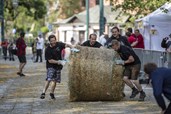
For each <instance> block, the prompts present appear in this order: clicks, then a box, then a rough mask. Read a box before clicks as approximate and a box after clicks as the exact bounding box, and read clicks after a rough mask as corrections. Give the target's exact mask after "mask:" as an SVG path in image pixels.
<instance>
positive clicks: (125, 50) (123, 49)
mask: <svg viewBox="0 0 171 114" xmlns="http://www.w3.org/2000/svg"><path fill="white" fill-rule="evenodd" d="M117 52H118V53H119V55H120V57H121V59H122V60H124V61H126V60H128V58H129V56H133V58H134V62H132V63H128V64H125V66H128V65H136V64H141V61H140V59H139V57H138V56H137V55H136V54H135V52H134V51H133V50H132V48H130V47H128V46H124V45H120V48H119V50H118V51H117Z"/></svg>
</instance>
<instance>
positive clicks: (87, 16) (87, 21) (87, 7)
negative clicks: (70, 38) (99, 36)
mask: <svg viewBox="0 0 171 114" xmlns="http://www.w3.org/2000/svg"><path fill="white" fill-rule="evenodd" d="M86 12H87V13H86V14H87V15H86V25H87V26H86V29H87V40H88V36H89V0H86Z"/></svg>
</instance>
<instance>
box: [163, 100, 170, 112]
mask: <svg viewBox="0 0 171 114" xmlns="http://www.w3.org/2000/svg"><path fill="white" fill-rule="evenodd" d="M164 114H171V103H170V104H169V106H168V107H167V109H166V111H165V113H164Z"/></svg>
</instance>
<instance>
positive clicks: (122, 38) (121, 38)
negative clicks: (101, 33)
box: [105, 35, 131, 48]
mask: <svg viewBox="0 0 171 114" xmlns="http://www.w3.org/2000/svg"><path fill="white" fill-rule="evenodd" d="M112 40H118V41H119V42H120V43H121V45H126V46H128V47H131V45H130V43H129V42H128V40H127V38H126V37H125V36H121V35H119V38H116V37H114V36H113V35H112V36H111V37H110V38H109V39H108V40H107V42H106V43H105V47H107V48H111V47H112Z"/></svg>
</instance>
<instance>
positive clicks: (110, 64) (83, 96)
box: [69, 46, 124, 101]
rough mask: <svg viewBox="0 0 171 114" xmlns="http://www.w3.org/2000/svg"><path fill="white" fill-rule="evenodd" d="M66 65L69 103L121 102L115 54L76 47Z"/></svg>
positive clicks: (121, 89) (109, 51) (96, 49)
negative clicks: (67, 67)
mask: <svg viewBox="0 0 171 114" xmlns="http://www.w3.org/2000/svg"><path fill="white" fill-rule="evenodd" d="M77 48H78V49H79V50H80V52H79V53H71V55H70V63H69V91H70V101H99V100H100V101H102V100H106V101H107V100H109V101H111V100H112V101H118V100H121V99H122V91H123V86H124V85H123V81H122V72H123V68H122V66H121V65H116V64H115V62H114V59H118V57H119V56H118V54H117V53H116V52H115V51H113V50H109V49H99V48H90V47H80V46H78V47H77Z"/></svg>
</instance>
